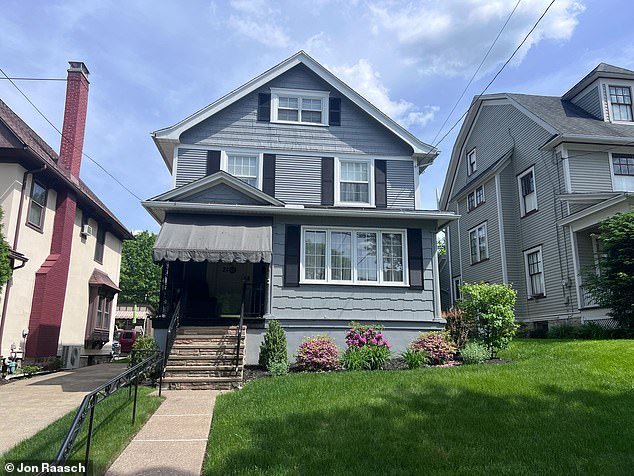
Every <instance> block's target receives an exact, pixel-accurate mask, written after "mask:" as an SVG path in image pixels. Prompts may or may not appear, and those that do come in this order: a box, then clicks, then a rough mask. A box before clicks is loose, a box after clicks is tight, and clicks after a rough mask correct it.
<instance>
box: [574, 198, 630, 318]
mask: <svg viewBox="0 0 634 476" xmlns="http://www.w3.org/2000/svg"><path fill="white" fill-rule="evenodd" d="M598 238H599V241H600V242H601V244H602V245H603V253H602V254H601V256H600V257H599V272H598V273H597V272H595V271H593V272H588V273H587V275H586V279H585V281H586V282H587V287H588V291H589V292H590V294H591V295H592V297H593V298H594V299H595V301H596V302H597V304H599V305H600V306H602V307H607V308H610V311H609V312H608V314H609V315H610V316H611V317H612V318H614V319H615V320H616V321H617V322H618V323H619V324H620V326H621V327H623V328H625V329H634V210H632V211H629V212H625V213H617V214H616V215H614V216H612V217H610V218H608V219H607V220H605V221H603V222H602V223H601V225H600V227H599V236H598Z"/></svg>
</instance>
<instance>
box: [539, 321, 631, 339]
mask: <svg viewBox="0 0 634 476" xmlns="http://www.w3.org/2000/svg"><path fill="white" fill-rule="evenodd" d="M633 334H634V333H633V332H632V331H630V330H627V329H622V328H618V329H605V328H603V327H601V326H600V325H599V324H597V323H595V322H586V323H584V324H580V325H574V324H568V323H565V324H559V325H556V326H552V327H551V328H550V329H548V334H547V336H546V337H548V338H549V339H631V338H632V337H633Z"/></svg>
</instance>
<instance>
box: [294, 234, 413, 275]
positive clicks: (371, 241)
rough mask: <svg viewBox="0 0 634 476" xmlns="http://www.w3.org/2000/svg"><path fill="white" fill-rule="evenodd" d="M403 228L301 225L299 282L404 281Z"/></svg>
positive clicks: (404, 244) (404, 245) (405, 272)
mask: <svg viewBox="0 0 634 476" xmlns="http://www.w3.org/2000/svg"><path fill="white" fill-rule="evenodd" d="M405 236H406V234H405V230H367V229H358V230H356V229H346V228H344V229H329V228H325V229H324V228H311V227H304V228H303V229H302V243H301V246H302V252H301V257H302V258H301V262H302V273H301V282H304V283H330V284H364V285H386V286H389V285H406V284H407V282H406V281H407V280H406V276H407V267H406V262H407V257H406V253H405V250H406V248H407V243H406V238H405Z"/></svg>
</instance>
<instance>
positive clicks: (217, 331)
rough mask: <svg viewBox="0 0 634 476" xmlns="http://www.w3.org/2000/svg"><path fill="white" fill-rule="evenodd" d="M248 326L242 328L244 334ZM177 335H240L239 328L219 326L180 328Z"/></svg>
mask: <svg viewBox="0 0 634 476" xmlns="http://www.w3.org/2000/svg"><path fill="white" fill-rule="evenodd" d="M246 330H247V328H246V326H242V333H243V334H244V333H245V332H246ZM176 334H177V335H179V336H180V335H238V326H218V327H215V326H214V327H211V326H210V327H197V326H192V327H180V328H179V329H178V331H177V333H176Z"/></svg>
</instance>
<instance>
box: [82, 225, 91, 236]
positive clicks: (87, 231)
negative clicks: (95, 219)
mask: <svg viewBox="0 0 634 476" xmlns="http://www.w3.org/2000/svg"><path fill="white" fill-rule="evenodd" d="M81 236H92V226H90V225H82V227H81Z"/></svg>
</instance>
